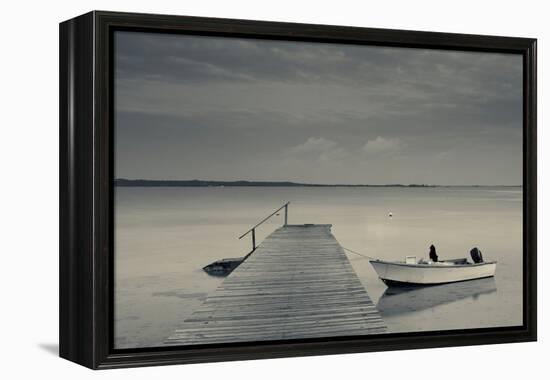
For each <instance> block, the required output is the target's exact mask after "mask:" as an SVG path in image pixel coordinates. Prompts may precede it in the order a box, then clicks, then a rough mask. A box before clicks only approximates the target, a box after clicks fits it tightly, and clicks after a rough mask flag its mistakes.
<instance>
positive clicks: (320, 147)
mask: <svg viewBox="0 0 550 380" xmlns="http://www.w3.org/2000/svg"><path fill="white" fill-rule="evenodd" d="M336 145H337V144H336V143H335V142H334V141H332V140H327V139H325V138H323V137H318V138H317V137H310V138H308V139H307V141H306V142H304V143H303V144H300V145H296V146H294V147H292V148H290V151H291V152H292V153H296V154H300V155H302V154H305V155H308V154H322V153H326V152H327V151H329V150H332V149H334V148H335V147H336Z"/></svg>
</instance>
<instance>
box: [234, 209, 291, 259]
mask: <svg viewBox="0 0 550 380" xmlns="http://www.w3.org/2000/svg"><path fill="white" fill-rule="evenodd" d="M289 203H290V202H287V203H285V204H284V205H282V206H281V207H279V208H278V209H277V210H275V211H273V212H272V213H271V214H269V215H268V216H266V217H265V218H264V219H262V221H261V222H260V223H258V224H256V225H255V226H254V227H252V228H251V229H249V230H248V231H246V232H245V233H244V234H242V235H241V236H239V239H242V238H243V237H245V236H246V235H248V234H251V235H252V252H254V250H255V249H256V227H259V226H260V225H262V224H263V223H264V222H265V221H266V220H268V219H269V218H271V217H272V216H273V215H279V214H277V213H278V212H279V211H280V210H282V209H283V208H284V209H285V224H283V226H286V225H287V224H288V205H289Z"/></svg>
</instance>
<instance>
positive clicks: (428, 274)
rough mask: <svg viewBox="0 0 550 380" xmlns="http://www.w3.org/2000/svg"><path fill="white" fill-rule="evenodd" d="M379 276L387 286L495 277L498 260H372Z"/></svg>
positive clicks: (432, 283) (431, 283)
mask: <svg viewBox="0 0 550 380" xmlns="http://www.w3.org/2000/svg"><path fill="white" fill-rule="evenodd" d="M370 263H371V265H372V266H373V268H374V270H375V271H376V273H377V274H378V277H380V279H381V280H382V281H384V283H385V284H386V285H387V286H426V285H439V284H447V283H451V282H459V281H469V280H477V279H480V278H486V277H493V276H494V275H495V272H496V265H497V263H496V262H486V263H479V264H460V265H452V264H444V263H442V264H438V263H433V264H405V263H394V262H388V261H382V260H371V261H370Z"/></svg>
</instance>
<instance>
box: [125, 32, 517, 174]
mask: <svg viewBox="0 0 550 380" xmlns="http://www.w3.org/2000/svg"><path fill="white" fill-rule="evenodd" d="M115 43H116V45H115V52H116V63H115V65H116V68H115V70H116V71H115V79H116V84H115V91H116V100H115V108H116V121H115V122H116V125H115V128H116V177H119V178H121V177H122V178H146V179H210V180H237V179H246V180H258V181H259V180H290V181H297V182H308V183H362V184H385V183H430V184H521V179H522V171H521V170H522V169H521V162H522V161H521V160H522V157H521V153H522V131H521V114H522V105H521V98H522V93H521V80H522V79H521V70H522V61H521V56H520V55H505V54H492V53H491V54H489V53H470V52H451V51H438V50H427V49H405V48H384V47H367V46H353V45H331V44H317V43H296V42H283V41H266V40H250V39H233V38H231V39H229V38H218V37H195V36H182V35H167V34H148V33H135V32H132V33H127V32H117V34H116V40H115Z"/></svg>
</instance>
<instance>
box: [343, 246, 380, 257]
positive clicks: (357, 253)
mask: <svg viewBox="0 0 550 380" xmlns="http://www.w3.org/2000/svg"><path fill="white" fill-rule="evenodd" d="M342 248H344V249H345V250H346V251H348V252H351V253H355V254H356V255H359V256H363V257H364V258H366V259H371V260H376V257H372V256H367V255H364V254H362V253H359V252H355V251H354V250H351V249H348V248H346V247H342Z"/></svg>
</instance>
